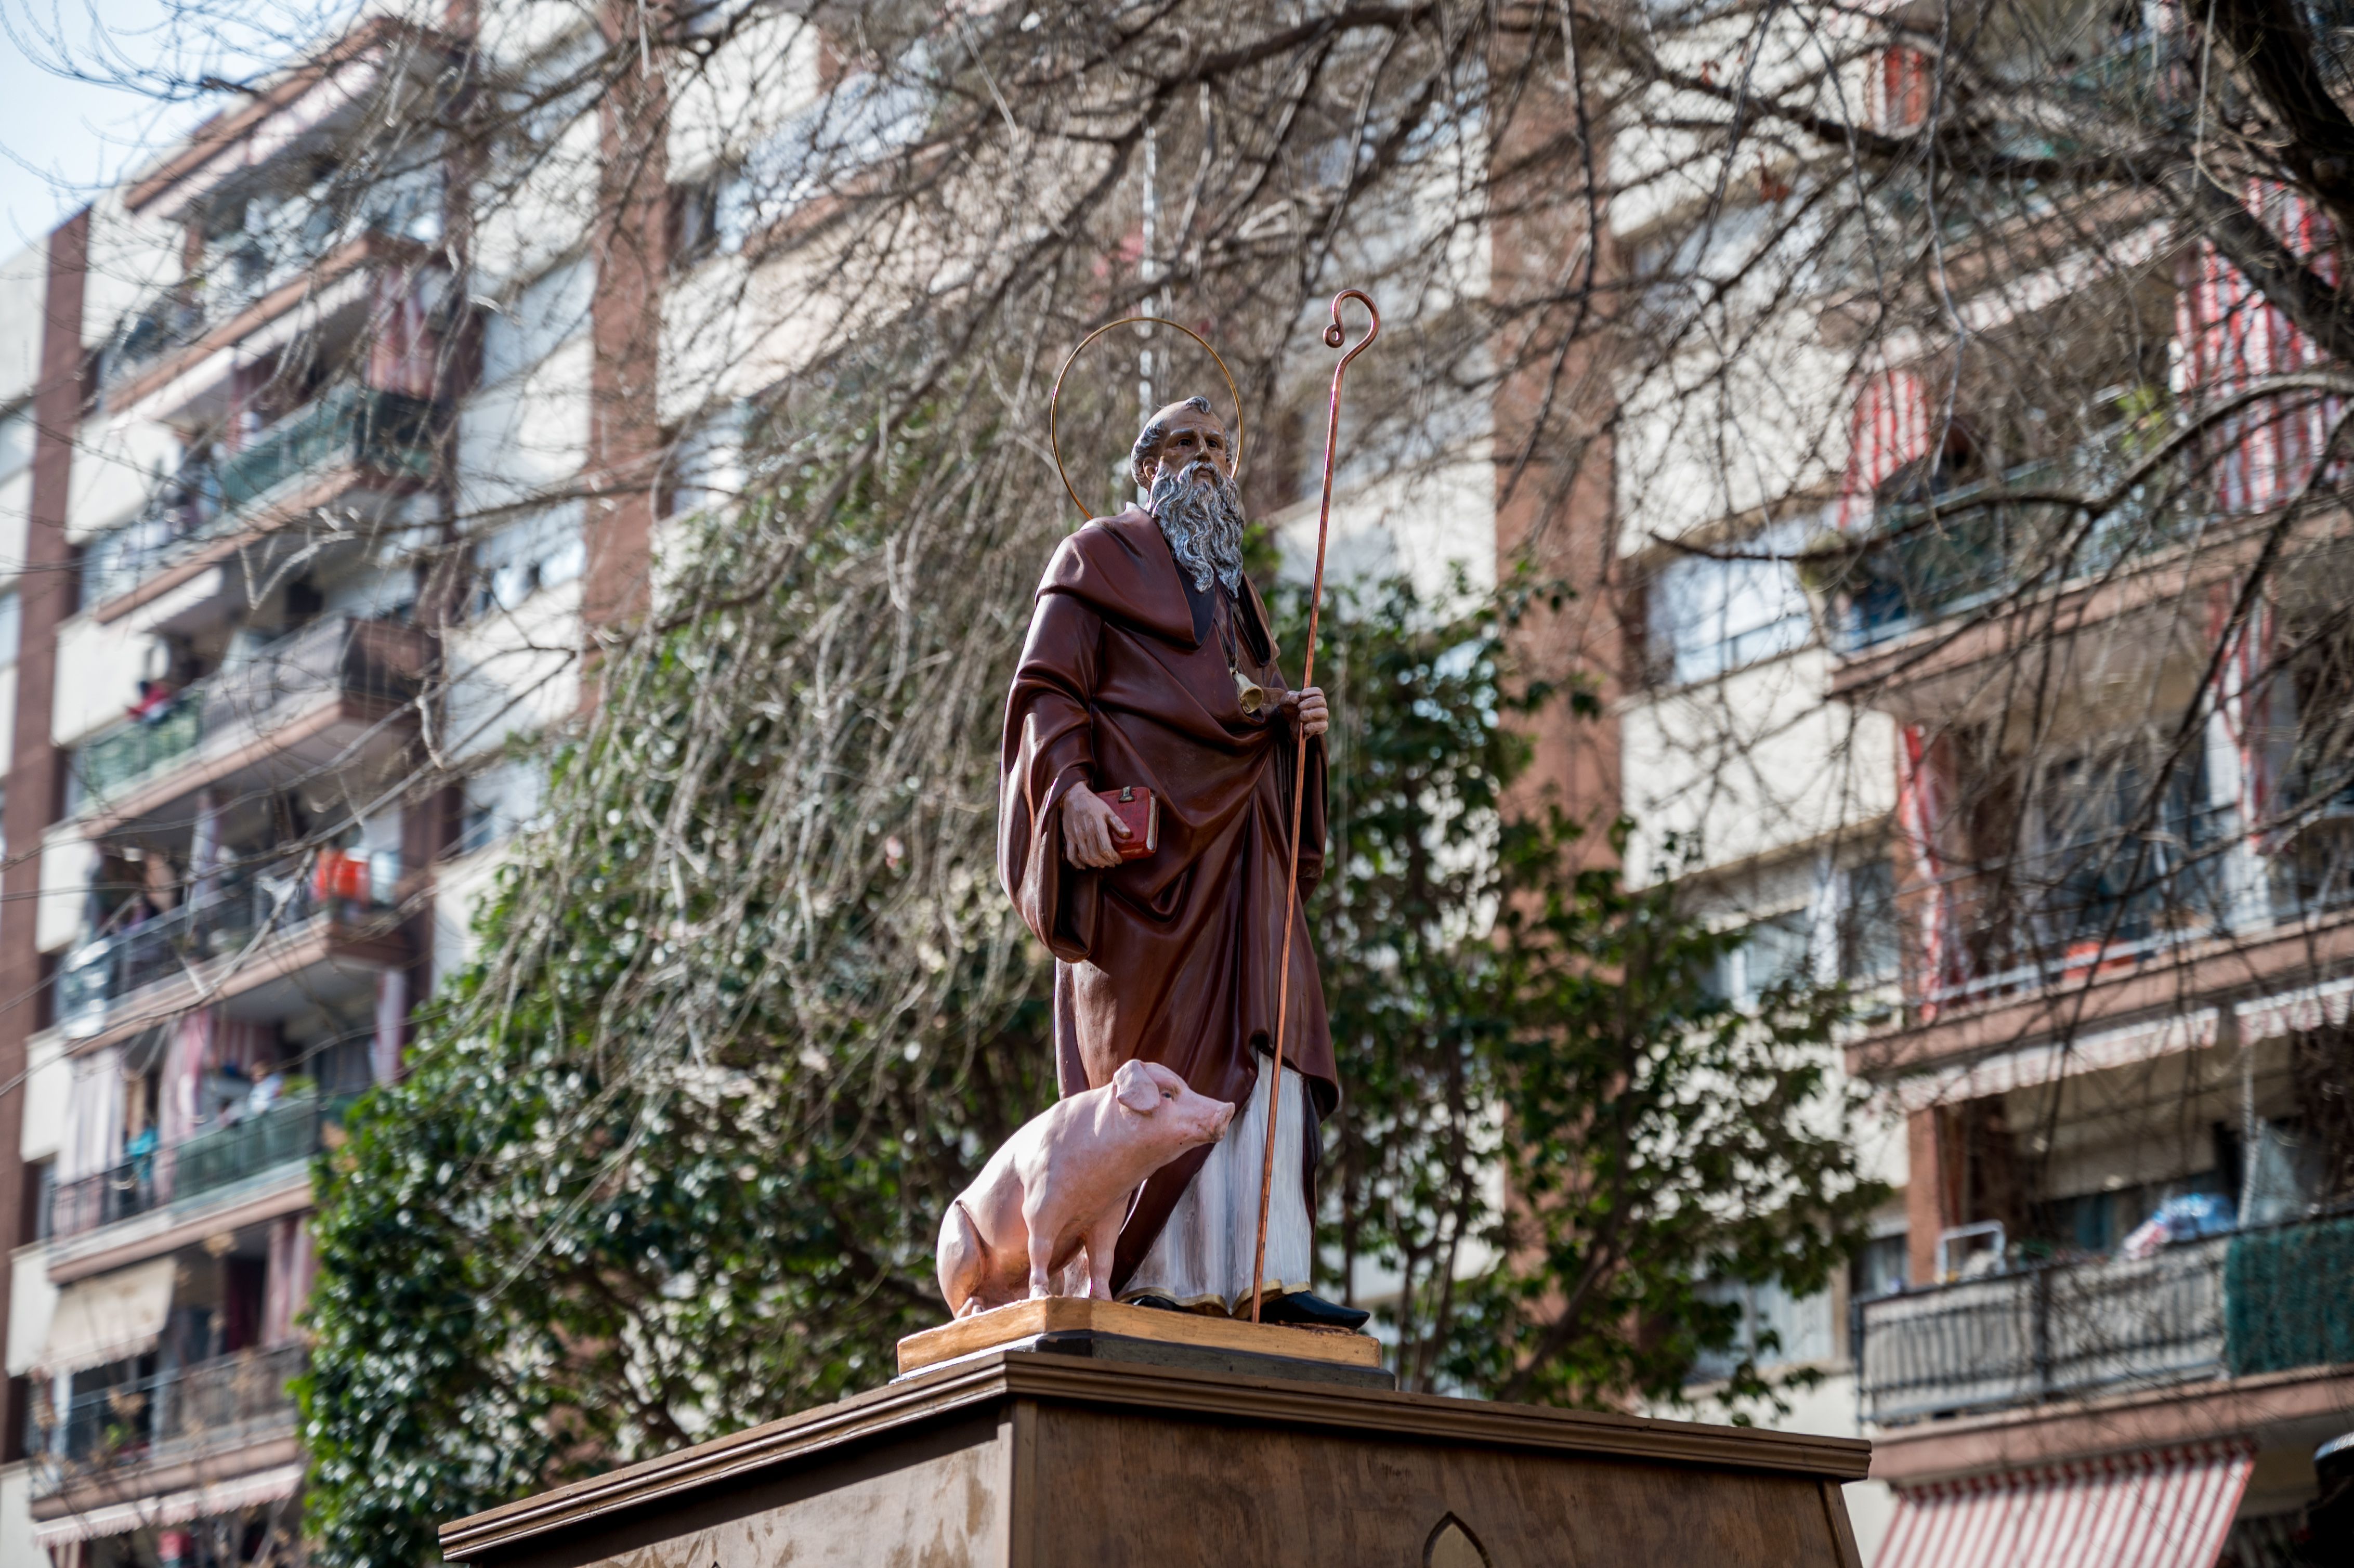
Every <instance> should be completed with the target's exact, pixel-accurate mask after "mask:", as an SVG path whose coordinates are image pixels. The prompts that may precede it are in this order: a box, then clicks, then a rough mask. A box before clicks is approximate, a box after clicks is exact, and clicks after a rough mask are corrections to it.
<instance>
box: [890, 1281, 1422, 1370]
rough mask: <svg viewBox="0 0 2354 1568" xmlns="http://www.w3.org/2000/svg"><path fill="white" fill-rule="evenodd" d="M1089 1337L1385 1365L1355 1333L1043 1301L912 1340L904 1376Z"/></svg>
mask: <svg viewBox="0 0 2354 1568" xmlns="http://www.w3.org/2000/svg"><path fill="white" fill-rule="evenodd" d="M1086 1331H1092V1332H1094V1333H1097V1334H1119V1335H1123V1336H1125V1337H1127V1338H1129V1339H1131V1340H1160V1341H1161V1343H1163V1344H1172V1345H1200V1346H1203V1347H1204V1348H1205V1349H1209V1350H1218V1351H1248V1352H1249V1353H1251V1354H1253V1355H1261V1356H1288V1357H1290V1358H1291V1359H1292V1360H1294V1361H1331V1362H1333V1363H1335V1364H1337V1365H1341V1366H1352V1367H1377V1366H1379V1365H1381V1364H1382V1347H1381V1342H1380V1341H1379V1340H1373V1339H1371V1338H1369V1337H1367V1336H1366V1335H1363V1334H1359V1333H1352V1332H1351V1331H1349V1330H1341V1329H1298V1328H1289V1327H1283V1326H1279V1325H1277V1324H1273V1323H1252V1322H1248V1321H1246V1320H1244V1319H1233V1318H1212V1317H1208V1316H1206V1315H1204V1314H1202V1313H1199V1312H1170V1311H1164V1310H1161V1309H1160V1308H1151V1307H1130V1306H1129V1305H1127V1304H1126V1303H1124V1302H1119V1301H1098V1300H1097V1299H1095V1298H1093V1297H1084V1296H1043V1297H1038V1298H1034V1299H1031V1300H1028V1301H1016V1302H1013V1304H1012V1305H1010V1306H1005V1307H997V1308H991V1309H990V1310H989V1311H986V1312H976V1313H974V1314H973V1315H972V1316H971V1317H970V1318H960V1319H957V1320H956V1321H955V1322H953V1323H943V1324H942V1325H940V1327H938V1328H937V1329H927V1330H924V1331H923V1332H922V1333H920V1334H910V1335H908V1336H907V1338H906V1339H904V1340H900V1341H899V1371H900V1372H901V1374H902V1375H905V1374H906V1373H908V1372H919V1371H921V1370H922V1369H924V1368H925V1367H929V1366H938V1364H939V1363H940V1362H942V1361H954V1360H956V1359H957V1358H958V1357H959V1356H969V1355H972V1354H974V1353H976V1352H978V1351H991V1350H995V1349H996V1348H997V1347H999V1346H1000V1345H1008V1344H1012V1343H1013V1341H1014V1340H1026V1339H1028V1338H1030V1337H1031V1336H1032V1335H1034V1334H1055V1333H1072V1332H1086Z"/></svg>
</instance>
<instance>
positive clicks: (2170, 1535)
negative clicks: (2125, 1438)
mask: <svg viewBox="0 0 2354 1568" xmlns="http://www.w3.org/2000/svg"><path fill="white" fill-rule="evenodd" d="M2254 1464H2255V1454H2254V1450H2253V1446H2250V1445H2247V1444H2243V1443H2218V1444H2194V1445H2191V1446H2185V1447H2179V1448H2162V1449H2154V1450H2149V1451H2147V1452H2144V1453H2138V1454H2118V1455H2111V1456H2107V1457H2102V1458H2097V1459H2081V1460H2075V1461H2072V1462H2070V1463H2067V1464H2062V1465H2051V1466H2045V1467H2040V1468H2037V1469H2032V1470H2013V1471H2010V1472H2009V1473H2007V1474H2003V1475H1996V1476H1978V1477H1972V1478H1967V1479H1964V1480H1954V1481H1932V1482H1929V1483H1928V1484H1926V1485H1923V1486H1909V1487H1908V1486H1899V1487H1898V1488H1897V1489H1896V1516H1895V1518H1894V1519H1893V1520H1890V1521H1889V1526H1888V1536H1887V1540H1886V1542H1885V1543H1884V1544H1883V1545H1882V1547H1881V1549H1880V1556H1879V1557H1878V1558H1877V1559H1876V1560H1875V1563H1874V1568H2087V1565H2089V1564H2093V1563H2099V1564H2102V1565H2103V1568H2212V1564H2213V1563H2214V1562H2215V1558H2216V1556H2217V1554H2218V1553H2219V1552H2221V1551H2222V1549H2223V1537H2224V1535H2225V1534H2226V1533H2227V1532H2229V1531H2230V1530H2231V1528H2232V1515H2233V1514H2235V1513H2237V1512H2238V1511H2239V1508H2240V1494H2241V1493H2242V1492H2243V1491H2245V1490H2246V1489H2247V1485H2248V1472H2249V1471H2250V1469H2252V1468H2253V1467H2254Z"/></svg>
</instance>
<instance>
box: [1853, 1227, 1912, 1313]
mask: <svg viewBox="0 0 2354 1568" xmlns="http://www.w3.org/2000/svg"><path fill="white" fill-rule="evenodd" d="M1911 1246H1912V1237H1911V1234H1910V1233H1909V1232H1905V1231H1898V1232H1896V1233H1895V1234H1893V1235H1884V1236H1874V1237H1872V1239H1871V1240H1870V1241H1868V1242H1866V1243H1864V1244H1863V1250H1862V1251H1861V1252H1860V1253H1858V1254H1856V1255H1855V1261H1854V1262H1852V1263H1850V1264H1849V1265H1848V1294H1849V1295H1850V1296H1851V1297H1853V1298H1855V1299H1856V1300H1858V1301H1870V1300H1872V1298H1874V1297H1879V1296H1893V1295H1895V1294H1896V1293H1897V1292H1898V1291H1900V1290H1902V1289H1903V1288H1904V1286H1905V1282H1906V1280H1907V1278H1908V1277H1910V1274H1911V1258H1912V1252H1911Z"/></svg>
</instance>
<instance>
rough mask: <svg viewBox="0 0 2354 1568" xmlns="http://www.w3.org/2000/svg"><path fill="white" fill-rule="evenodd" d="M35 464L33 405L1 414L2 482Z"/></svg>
mask: <svg viewBox="0 0 2354 1568" xmlns="http://www.w3.org/2000/svg"><path fill="white" fill-rule="evenodd" d="M32 465H33V406H32V405H31V404H30V403H27V404H25V405H23V406H22V407H21V408H12V409H10V410H9V411H8V412H7V413H5V414H0V483H5V482H7V481H9V480H11V479H14V478H16V475H18V474H20V473H22V472H23V471H25V470H27V469H28V468H30V467H31V466H32Z"/></svg>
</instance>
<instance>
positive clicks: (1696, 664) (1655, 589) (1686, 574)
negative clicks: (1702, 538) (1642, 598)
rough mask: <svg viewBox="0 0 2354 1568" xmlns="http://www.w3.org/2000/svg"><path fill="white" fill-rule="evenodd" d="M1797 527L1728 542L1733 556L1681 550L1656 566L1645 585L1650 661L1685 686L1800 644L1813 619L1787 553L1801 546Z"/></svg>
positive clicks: (1802, 539) (1810, 630)
mask: <svg viewBox="0 0 2354 1568" xmlns="http://www.w3.org/2000/svg"><path fill="white" fill-rule="evenodd" d="M1802 526H1803V525H1798V524H1793V525H1786V526H1783V527H1777V528H1771V529H1768V530H1766V531H1765V533H1763V534H1760V535H1755V537H1753V538H1751V539H1748V540H1745V541H1744V542H1742V543H1741V544H1739V545H1737V546H1733V548H1734V549H1736V550H1738V551H1739V552H1741V558H1739V559H1734V560H1723V559H1719V558H1717V557H1716V556H1684V557H1682V558H1681V559H1679V560H1674V561H1670V563H1668V564H1667V565H1666V566H1664V567H1661V568H1660V569H1659V572H1658V573H1657V574H1656V575H1655V576H1654V577H1652V579H1651V589H1650V611H1651V651H1652V659H1653V662H1654V664H1655V665H1656V666H1657V667H1658V668H1659V670H1660V671H1661V672H1662V673H1665V674H1666V675H1667V676H1668V677H1669V678H1670V680H1672V681H1673V682H1674V683H1676V684H1678V685H1689V684H1690V683H1692V682H1694V681H1705V680H1709V679H1711V678H1712V677H1713V676H1717V675H1722V674H1723V673H1726V672H1727V671H1730V670H1737V669H1740V668H1741V667H1742V666H1744V665H1745V664H1755V663H1756V662H1759V661H1760V660H1764V659H1771V658H1773V657H1775V656H1776V654H1781V653H1787V652H1791V651H1792V650H1793V649H1797V648H1802V647H1804V646H1805V645H1806V643H1807V641H1808V638H1810V637H1811V636H1813V634H1814V619H1813V616H1812V614H1811V613H1810V611H1809V609H1808V604H1807V594H1806V590H1805V588H1802V587H1800V586H1799V583H1798V569H1797V566H1796V565H1795V564H1794V563H1793V562H1792V561H1791V560H1790V559H1788V558H1787V557H1788V556H1794V555H1796V554H1797V552H1798V551H1799V550H1801V549H1803V548H1805V545H1806V540H1805V537H1804V535H1803V533H1802V531H1801V529H1802ZM1768 557H1778V558H1768Z"/></svg>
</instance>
